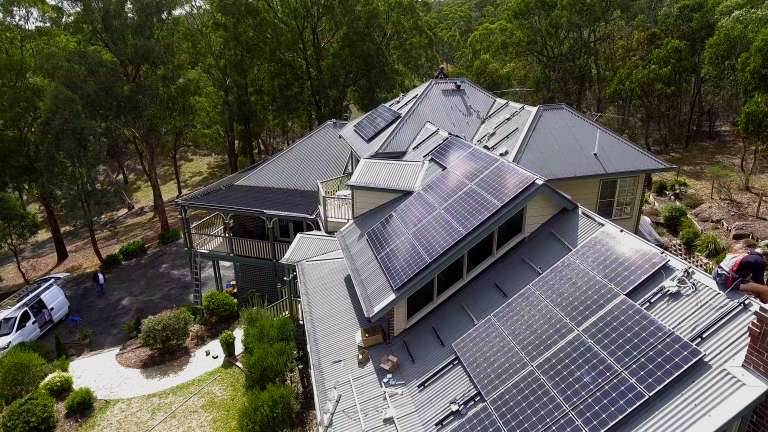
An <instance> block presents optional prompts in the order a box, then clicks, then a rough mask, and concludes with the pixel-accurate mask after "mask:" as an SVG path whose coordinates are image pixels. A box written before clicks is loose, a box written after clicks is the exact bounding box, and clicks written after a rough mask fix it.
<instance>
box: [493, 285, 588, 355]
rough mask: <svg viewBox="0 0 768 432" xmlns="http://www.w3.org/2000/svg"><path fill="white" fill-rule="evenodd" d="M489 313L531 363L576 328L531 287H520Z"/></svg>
mask: <svg viewBox="0 0 768 432" xmlns="http://www.w3.org/2000/svg"><path fill="white" fill-rule="evenodd" d="M491 316H492V317H493V319H494V320H495V321H496V322H497V323H498V324H499V327H501V328H502V329H503V330H504V331H505V332H506V334H507V335H509V337H510V338H512V341H514V343H515V345H517V347H518V348H520V350H521V351H522V352H523V354H525V356H526V358H527V359H528V361H529V362H531V363H534V362H536V361H537V360H539V359H541V358H542V357H543V356H544V355H545V354H546V353H547V352H548V351H550V350H552V349H553V348H554V347H555V346H556V345H557V344H558V343H560V341H562V340H564V339H565V338H567V337H568V336H569V335H571V334H573V333H574V332H575V331H576V329H574V328H573V327H572V326H571V325H570V324H568V323H567V322H565V321H564V320H563V319H562V318H561V317H560V315H558V314H557V312H556V311H555V310H554V309H552V307H551V306H549V305H548V304H546V303H545V302H544V301H543V300H542V298H541V297H539V295H538V294H536V293H535V292H534V291H533V290H523V291H522V292H520V293H519V294H517V295H516V296H514V297H513V298H512V299H510V300H509V301H507V302H506V303H504V304H503V305H502V306H501V307H499V308H498V309H497V310H496V311H495V312H493V313H492V314H491Z"/></svg>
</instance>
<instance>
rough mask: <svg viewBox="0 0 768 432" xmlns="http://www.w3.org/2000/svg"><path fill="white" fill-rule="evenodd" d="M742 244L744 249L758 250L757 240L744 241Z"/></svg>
mask: <svg viewBox="0 0 768 432" xmlns="http://www.w3.org/2000/svg"><path fill="white" fill-rule="evenodd" d="M741 244H743V245H744V247H745V248H747V249H754V248H756V247H757V246H758V245H759V243H758V242H757V240H755V239H751V238H748V239H744V240H742V241H741Z"/></svg>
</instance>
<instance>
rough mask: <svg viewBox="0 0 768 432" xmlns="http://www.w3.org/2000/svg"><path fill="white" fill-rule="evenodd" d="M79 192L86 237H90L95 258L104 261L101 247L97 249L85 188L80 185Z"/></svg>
mask: <svg viewBox="0 0 768 432" xmlns="http://www.w3.org/2000/svg"><path fill="white" fill-rule="evenodd" d="M80 190H81V193H80V208H81V209H82V210H83V216H85V225H86V226H87V227H88V237H90V239H91V247H92V248H93V254H94V255H96V259H98V260H99V262H100V263H103V262H104V257H103V256H102V255H101V249H99V242H98V240H97V239H96V230H95V229H94V226H93V214H92V213H91V205H90V204H89V203H88V198H87V197H86V193H87V192H86V190H85V188H83V187H82V185H81V189H80Z"/></svg>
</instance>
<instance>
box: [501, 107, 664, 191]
mask: <svg viewBox="0 0 768 432" xmlns="http://www.w3.org/2000/svg"><path fill="white" fill-rule="evenodd" d="M593 152H596V153H597V156H595V155H594V154H593ZM513 161H514V162H516V163H517V164H519V165H521V166H523V167H525V168H527V169H529V170H531V171H533V172H535V173H537V174H539V175H541V176H543V177H545V178H547V179H558V178H570V177H587V176H605V175H609V174H620V173H630V172H643V171H665V170H670V169H673V168H674V167H673V166H672V165H669V164H668V163H666V162H664V161H662V160H660V159H658V158H657V157H656V156H654V155H652V154H651V153H649V152H647V151H645V150H642V149H640V148H639V147H637V146H635V145H634V144H632V143H631V142H629V141H627V140H626V139H624V138H622V137H621V136H619V135H618V134H617V133H615V132H613V131H611V130H610V129H608V128H606V127H604V126H602V125H600V124H599V123H596V122H594V121H592V120H590V119H588V118H586V117H584V116H582V115H581V114H579V113H578V112H576V111H575V110H573V109H572V108H570V107H568V106H566V105H542V106H540V107H538V109H537V111H536V114H535V115H534V118H533V121H532V122H531V125H530V126H529V127H528V130H527V131H526V135H525V137H524V138H523V141H522V143H521V145H520V147H519V148H518V150H517V152H516V153H515V154H514V158H513Z"/></svg>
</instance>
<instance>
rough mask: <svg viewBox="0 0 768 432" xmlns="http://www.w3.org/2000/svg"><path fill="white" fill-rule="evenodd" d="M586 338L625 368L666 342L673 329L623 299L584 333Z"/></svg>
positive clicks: (587, 327) (586, 328)
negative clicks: (662, 342) (660, 343)
mask: <svg viewBox="0 0 768 432" xmlns="http://www.w3.org/2000/svg"><path fill="white" fill-rule="evenodd" d="M583 332H584V336H586V337H587V338H588V339H590V340H591V341H592V342H593V343H594V344H595V345H597V347H598V348H599V349H600V350H601V351H602V352H603V353H605V354H606V355H607V356H608V357H609V358H610V359H611V360H613V361H614V362H616V364H618V365H619V367H621V368H626V367H627V366H628V365H630V364H631V363H632V362H633V361H634V360H635V359H636V358H638V357H639V356H640V355H642V354H643V353H645V352H646V351H648V350H649V349H650V348H651V347H653V346H655V345H657V344H658V343H659V342H661V341H662V340H664V339H665V338H666V337H667V336H668V335H669V334H670V333H671V332H672V330H670V329H668V328H667V327H665V326H664V325H662V324H661V323H660V322H659V321H658V320H657V319H656V318H654V317H653V316H651V314H649V313H648V312H646V311H644V310H643V309H641V308H640V307H639V306H638V305H636V304H635V303H634V302H632V300H629V299H628V298H626V297H621V298H620V299H619V301H618V302H617V303H616V304H614V305H613V306H611V307H610V308H609V309H607V310H606V311H605V312H603V314H602V315H600V316H599V317H597V318H596V319H595V320H594V321H592V322H590V323H589V324H588V325H587V326H586V327H585V328H584V330H583Z"/></svg>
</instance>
